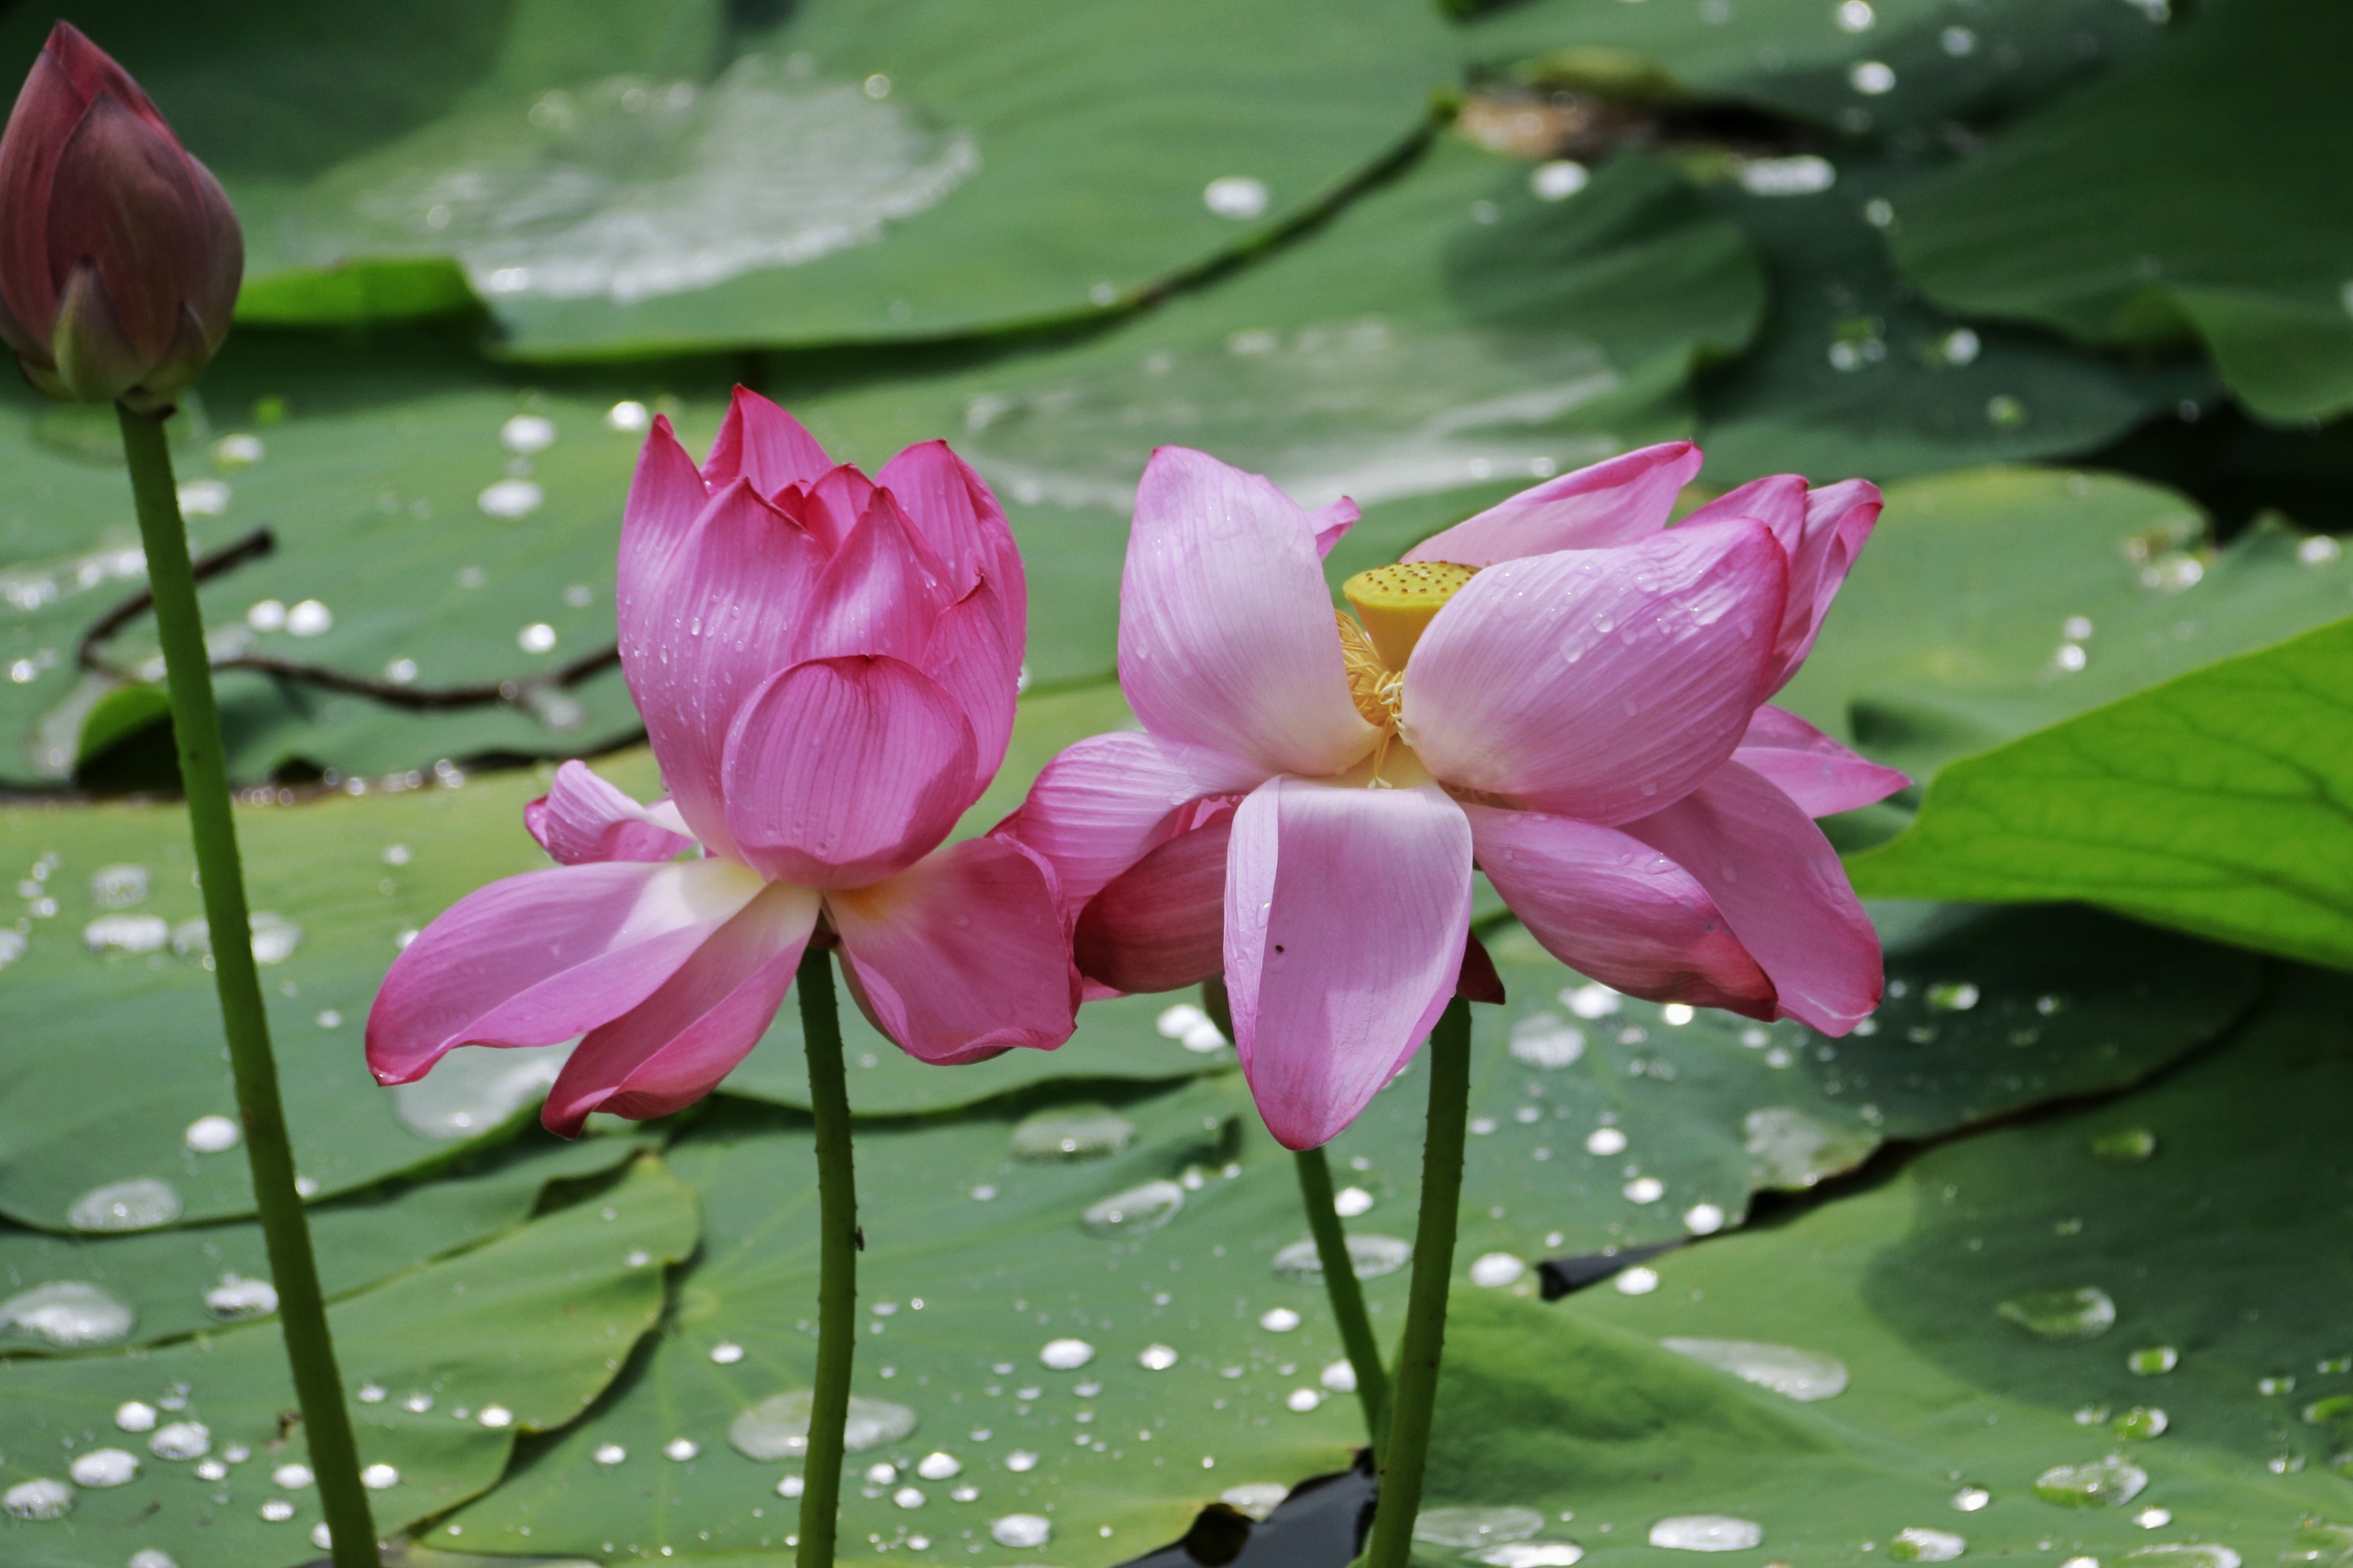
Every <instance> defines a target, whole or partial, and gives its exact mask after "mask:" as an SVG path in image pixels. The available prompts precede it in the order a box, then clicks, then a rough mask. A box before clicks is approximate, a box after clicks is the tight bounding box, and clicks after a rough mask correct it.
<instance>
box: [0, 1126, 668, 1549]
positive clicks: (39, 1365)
mask: <svg viewBox="0 0 2353 1568" xmlns="http://www.w3.org/2000/svg"><path fill="white" fill-rule="evenodd" d="M695 1237H696V1220H695V1205H694V1195H693V1194H692V1192H691V1190H690V1189H688V1188H687V1187H686V1186H684V1185H683V1184H681V1183H679V1182H677V1181H675V1180H673V1179H671V1178H670V1177H669V1176H667V1175H665V1174H663V1173H661V1171H660V1170H659V1167H656V1166H654V1165H652V1164H650V1163H648V1164H646V1165H644V1166H641V1167H640V1168H639V1169H638V1171H637V1173H635V1174H633V1175H632V1176H631V1177H630V1179H629V1180H628V1181H627V1182H626V1183H623V1184H620V1185H619V1186H618V1187H617V1188H615V1189H614V1190H613V1191H611V1192H608V1193H607V1194H603V1195H602V1196H601V1198H600V1199H599V1200H598V1201H596V1202H595V1203H591V1204H584V1205H579V1206H576V1207H574V1208H571V1209H567V1210H565V1211H562V1212H561V1213H559V1214H556V1215H551V1216H550V1217H548V1218H547V1219H544V1220H542V1221H540V1222H538V1223H537V1224H534V1225H532V1226H526V1227H525V1228H523V1229H522V1230H521V1231H518V1232H516V1233H514V1234H513V1235H512V1236H510V1237H506V1238H504V1239H502V1240H500V1241H497V1242H494V1243H492V1244H491V1245H490V1246H488V1247H482V1248H480V1249H479V1250H477V1251H474V1252H470V1253H467V1254H465V1255H464V1256H462V1257H459V1258H451V1259H449V1260H448V1261H446V1262H442V1263H438V1264H436V1265H434V1266H433V1267H431V1268H425V1269H421V1270H419V1271H417V1272H416V1273H414V1274H410V1275H408V1276H406V1277H405V1278H403V1279H397V1280H396V1281H394V1282H392V1283H390V1284H388V1285H385V1286H384V1287H382V1288H381V1289H375V1290H371V1291H368V1292H366V1293H364V1294H363V1295H360V1296H357V1297H354V1298H353V1299H352V1300H348V1301H344V1302H342V1303H340V1304H338V1305H336V1306H334V1307H332V1308H331V1309H330V1310H329V1314H328V1316H329V1321H330V1325H331V1326H332V1329H333V1331H334V1333H335V1341H336V1351H337V1356H338V1360H339V1363H340V1365H341V1367H342V1370H343V1375H344V1378H345V1379H346V1381H347V1382H348V1384H349V1385H350V1387H351V1389H352V1393H353V1411H352V1414H353V1419H354V1421H355V1422H356V1424H357V1426H358V1436H359V1447H360V1457H361V1459H362V1460H363V1462H364V1463H366V1464H369V1465H377V1464H382V1465H388V1466H390V1467H391V1468H393V1470H394V1472H395V1479H391V1481H390V1484H388V1485H387V1486H385V1487H384V1488H381V1489H377V1490H375V1492H374V1493H372V1495H371V1500H372V1501H373V1503H374V1505H375V1518H376V1522H377V1526H378V1528H379V1529H381V1530H384V1531H387V1532H390V1531H396V1530H399V1529H401V1528H403V1527H405V1526H407V1525H412V1524H414V1523H416V1522H417V1521H420V1520H423V1519H426V1518H429V1517H431V1516H433V1515H435V1514H438V1513H441V1512H443V1511H445V1510H448V1509H449V1508H450V1507H452V1506H453V1505H455V1504H457V1503H459V1502H462V1501H463V1500H466V1499H467V1498H469V1497H471V1496H473V1495H475V1494H476V1493H478V1492H480V1491H481V1490H483V1489H486V1488H488V1487H489V1486H491V1484H492V1483H493V1482H494V1481H496V1480H497V1479H498V1477H499V1475H500V1473H501V1470H502V1469H503V1468H505V1466H506V1463H507V1459H508V1456H509V1454H510V1453H511V1451H512V1449H513V1447H514V1446H515V1442H516V1439H517V1437H518V1436H520V1435H521V1434H523V1433H527V1432H533V1431H544V1430H547V1429H550V1428H553V1427H556V1426H562V1425H564V1424H565V1423H566V1422H568V1421H570V1420H572V1419H573V1418H574V1417H575V1416H576V1415H578V1414H579V1413H580V1411H581V1410H582V1409H583V1408H584V1407H585V1406H586V1405H587V1404H588V1403H589V1401H591V1400H592V1399H594V1398H595V1397H596V1394H597V1393H598V1392H599V1391H600V1390H602V1389H603V1388H604V1387H605V1386H606V1385H607V1384H609V1383H610V1382H611V1381H612V1379H613V1374H614V1373H615V1372H616V1371H617V1370H618V1369H619V1367H620V1366H621V1364H622V1362H623V1360H624V1359H625V1358H626V1357H627V1356H628V1354H629V1352H630V1350H631V1347H632V1346H634V1345H635V1344H636V1343H637V1342H638V1337H639V1336H640V1335H642V1334H643V1333H644V1332H645V1331H647V1330H648V1329H649V1328H651V1327H652V1326H653V1324H654V1322H655V1321H656V1320H657V1319H658V1318H659V1315H660V1312H661V1309H662V1303H663V1299H664V1298H663V1276H664V1267H665V1265H668V1264H671V1263H675V1262H678V1261H680V1260H681V1259H682V1258H686V1257H687V1256H688V1255H689V1254H690V1253H691V1252H692V1251H693V1249H694V1246H695ZM0 1380H5V1386H6V1388H7V1398H6V1399H5V1402H0V1433H5V1450H0V1451H5V1455H6V1458H5V1460H0V1477H5V1480H6V1482H7V1484H9V1485H11V1486H13V1485H16V1484H17V1483H20V1482H23V1481H26V1480H30V1479H37V1478H48V1479H57V1480H63V1479H66V1475H67V1472H68V1468H69V1466H70V1464H71V1463H72V1461H73V1460H74V1458H76V1457H78V1456H79V1455H83V1454H87V1453H90V1451H92V1450H94V1449H100V1448H117V1449H121V1450H125V1451H127V1452H129V1453H131V1454H132V1455H133V1456H134V1457H135V1458H138V1460H139V1462H140V1468H139V1473H138V1475H137V1477H136V1478H135V1479H132V1480H131V1481H129V1482H128V1484H125V1485H122V1486H119V1487H112V1488H107V1489H97V1488H89V1487H84V1488H79V1489H75V1490H74V1492H73V1493H72V1497H73V1504H74V1506H73V1509H72V1511H71V1512H69V1513H68V1514H67V1515H66V1516H65V1517H64V1518H62V1519H55V1520H31V1521H27V1520H23V1519H18V1518H15V1517H11V1518H9V1519H6V1520H5V1521H0V1540H5V1542H7V1547H6V1550H7V1554H8V1560H9V1562H10V1563H25V1564H26V1565H27V1568H112V1565H113V1564H116V1563H120V1562H121V1561H122V1560H123V1559H124V1558H125V1557H127V1556H128V1555H129V1554H130V1553H131V1552H133V1551H135V1550H139V1549H141V1548H145V1547H153V1548H155V1549H157V1550H161V1551H164V1552H168V1553H169V1554H170V1555H171V1556H172V1557H173V1558H174V1559H175V1560H177V1561H179V1562H182V1563H205V1562H228V1563H239V1564H250V1565H251V1568H286V1565H290V1564H292V1563H303V1562H307V1561H310V1560H311V1559H312V1558H313V1557H315V1556H316V1554H317V1550H318V1549H317V1548H316V1547H315V1546H314V1545H313V1544H312V1543H311V1530H312V1529H313V1528H314V1527H315V1525H316V1524H317V1522H318V1520H319V1508H318V1500H317V1499H318V1494H317V1491H316V1490H315V1489H313V1488H312V1487H311V1485H310V1484H308V1482H307V1479H303V1478H299V1477H289V1478H288V1479H287V1483H286V1484H280V1483H279V1482H278V1480H277V1479H276V1475H275V1472H278V1471H279V1470H280V1468H281V1467H283V1466H287V1465H290V1464H295V1465H299V1464H300V1463H301V1461H302V1460H303V1458H305V1457H306V1450H305V1447H304V1444H303V1441H302V1437H301V1429H300V1426H299V1425H290V1424H289V1423H288V1422H286V1421H285V1420H284V1418H283V1417H282V1416H281V1414H280V1413H281V1412H282V1411H286V1410H290V1409H292V1408H293V1407H294V1398H293V1391H292V1388H291V1386H290V1382H289V1379H288V1376H287V1372H286V1362H285V1352H284V1349H283V1347H282V1345H281V1343H280V1339H279V1336H278V1333H277V1331H276V1329H275V1326H274V1325H271V1324H255V1325H252V1326H250V1327H244V1328H235V1329H225V1330H222V1331H219V1332H217V1333H214V1334H210V1335H206V1336H202V1337H200V1338H198V1339H196V1340H195V1341H192V1342H188V1343H185V1344H181V1345H175V1346H172V1347H169V1348H166V1349H162V1350H157V1351H153V1352H145V1353H142V1354H134V1355H121V1356H84V1357H77V1358H72V1359H61V1360H47V1361H23V1362H12V1363H0ZM131 1401H139V1402H142V1403H144V1404H145V1405H148V1406H149V1407H150V1410H149V1414H150V1415H152V1416H153V1419H154V1420H155V1421H156V1422H157V1423H158V1426H156V1427H155V1428H154V1430H153V1434H152V1436H151V1435H149V1434H147V1433H143V1432H141V1431H139V1430H138V1428H139V1426H141V1425H142V1423H140V1422H138V1421H131V1422H130V1423H129V1424H128V1426H127V1427H126V1424H125V1420H124V1418H123V1417H122V1416H121V1415H117V1411H118V1409H119V1408H120V1407H121V1405H124V1404H125V1403H126V1402H131ZM180 1423H195V1424H197V1425H199V1426H202V1427H203V1428H204V1429H205V1431H204V1437H203V1443H204V1446H205V1447H207V1448H209V1449H210V1451H211V1455H212V1457H214V1458H218V1459H220V1460H222V1461H224V1462H225V1463H226V1462H227V1460H228V1458H229V1457H230V1456H231V1455H232V1454H236V1455H240V1456H241V1457H239V1458H237V1462H236V1463H235V1464H234V1465H230V1466H228V1467H227V1475H226V1477H225V1478H224V1479H220V1480H217V1481H212V1482H206V1481H205V1480H204V1479H201V1478H200V1477H192V1476H191V1475H190V1474H189V1472H188V1469H187V1468H186V1467H187V1464H188V1462H189V1460H192V1459H194V1458H195V1455H194V1454H192V1453H191V1454H188V1455H187V1457H186V1458H181V1459H174V1458H164V1457H162V1456H161V1455H157V1454H153V1453H151V1449H150V1446H151V1444H153V1443H158V1442H163V1441H164V1439H165V1437H166V1434H167V1430H168V1429H169V1428H171V1427H173V1426H177V1425H178V1424H180ZM177 1435H178V1436H183V1437H185V1436H188V1435H187V1434H185V1433H181V1434H177ZM185 1447H195V1443H193V1442H190V1443H187V1444H185ZM296 1480H302V1481H303V1484H300V1485H296V1484H291V1483H293V1482H294V1481H296ZM271 1500H282V1501H284V1502H286V1503H289V1504H290V1505H291V1506H290V1509H289V1510H286V1511H287V1517H285V1518H283V1519H273V1518H270V1517H269V1516H268V1515H265V1514H264V1513H263V1512H262V1510H263V1509H264V1508H265V1507H266V1505H267V1504H268V1503H269V1501H271ZM442 1538H443V1537H439V1536H437V1539H442ZM453 1543H454V1542H453Z"/></svg>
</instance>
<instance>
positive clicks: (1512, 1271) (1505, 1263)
mask: <svg viewBox="0 0 2353 1568" xmlns="http://www.w3.org/2000/svg"><path fill="white" fill-rule="evenodd" d="M1527 1271H1528V1266H1527V1263H1526V1260H1525V1259H1523V1258H1515V1257H1514V1256H1513V1255H1512V1254H1511V1253H1508V1252H1490V1253H1487V1254H1485V1255H1483V1256H1482V1257H1480V1258H1474V1259H1472V1264H1471V1283H1472V1284H1473V1285H1483V1286H1485V1287H1487V1288H1488V1289H1498V1288H1500V1287H1502V1286H1505V1285H1509V1284H1511V1283H1512V1282H1513V1281H1514V1280H1516V1279H1519V1278H1520V1276H1522V1275H1524V1274H1525V1273H1526V1272H1527Z"/></svg>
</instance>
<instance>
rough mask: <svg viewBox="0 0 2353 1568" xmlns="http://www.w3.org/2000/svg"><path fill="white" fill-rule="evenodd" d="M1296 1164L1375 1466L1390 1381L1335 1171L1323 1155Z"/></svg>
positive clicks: (1302, 1154) (1383, 1441)
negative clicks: (1337, 1201)
mask: <svg viewBox="0 0 2353 1568" xmlns="http://www.w3.org/2000/svg"><path fill="white" fill-rule="evenodd" d="M1293 1160H1294V1161H1295V1162H1296V1163H1297V1164H1298V1166H1299V1197H1300V1201H1301V1202H1302V1203H1303V1204H1305V1205H1307V1229H1308V1231H1309V1233H1310V1234H1311V1235H1313V1236H1314V1237H1315V1256H1316V1257H1317V1258H1321V1259H1322V1260H1323V1263H1324V1294H1325V1295H1327V1296H1329V1297H1330V1298H1331V1300H1332V1318H1333V1321H1335V1322H1336V1323H1338V1324H1339V1325H1340V1343H1341V1344H1342V1346H1344V1347H1345V1349H1346V1351H1347V1352H1348V1365H1349V1366H1350V1367H1352V1368H1354V1369H1355V1371H1356V1402H1357V1403H1358V1404H1360V1405H1363V1406H1364V1407H1365V1432H1366V1436H1368V1437H1369V1438H1370V1439H1371V1440H1372V1445H1373V1462H1374V1463H1375V1464H1378V1463H1379V1462H1380V1458H1381V1456H1382V1454H1383V1453H1384V1452H1386V1451H1387V1450H1388V1436H1389V1378H1388V1373H1387V1372H1385V1371H1383V1370H1382V1368H1381V1348H1380V1344H1379V1342H1378V1341H1377V1340H1375V1339H1374V1338H1373V1322H1372V1320H1371V1319H1370V1318H1369V1317H1367V1316H1366V1313H1365V1288H1364V1286H1362V1285H1361V1284H1359V1283H1357V1281H1356V1264H1355V1262H1354V1260H1353V1259H1351V1258H1349V1256H1348V1236H1347V1232H1346V1231H1345V1229H1343V1228H1342V1226H1341V1225H1340V1211H1339V1210H1338V1209H1336V1208H1335V1207H1334V1206H1333V1205H1332V1166H1331V1163H1330V1162H1328V1161H1327V1160H1325V1159H1324V1151H1323V1150H1321V1149H1302V1150H1300V1151H1299V1152H1297V1153H1296V1154H1294V1155H1293Z"/></svg>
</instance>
